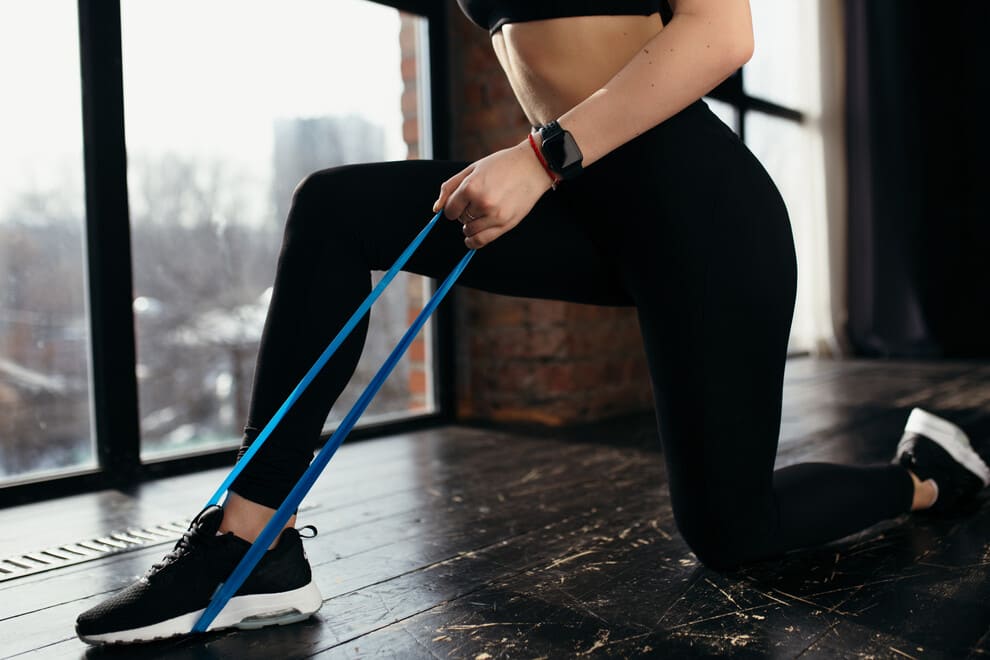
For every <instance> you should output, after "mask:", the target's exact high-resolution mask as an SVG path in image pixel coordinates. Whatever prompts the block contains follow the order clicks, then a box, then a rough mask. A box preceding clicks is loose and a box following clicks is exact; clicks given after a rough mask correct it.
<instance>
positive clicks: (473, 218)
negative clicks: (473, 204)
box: [464, 209, 478, 221]
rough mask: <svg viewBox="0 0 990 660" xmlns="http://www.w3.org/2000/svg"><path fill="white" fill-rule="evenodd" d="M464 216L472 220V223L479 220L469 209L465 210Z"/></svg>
mask: <svg viewBox="0 0 990 660" xmlns="http://www.w3.org/2000/svg"><path fill="white" fill-rule="evenodd" d="M464 215H466V216H467V217H468V220H471V221H474V220H477V219H478V218H477V217H476V216H473V215H471V212H470V211H468V210H467V209H464Z"/></svg>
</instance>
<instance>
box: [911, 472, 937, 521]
mask: <svg viewBox="0 0 990 660" xmlns="http://www.w3.org/2000/svg"><path fill="white" fill-rule="evenodd" d="M908 474H910V475H911V481H913V482H914V499H913V501H912V502H911V510H912V511H919V510H922V509H928V508H930V507H931V506H932V505H933V504H935V500H936V499H937V498H938V486H937V485H936V484H935V482H934V481H932V480H931V479H925V480H924V481H922V480H921V479H919V478H918V476H917V475H916V474H915V473H914V472H912V471H911V470H908Z"/></svg>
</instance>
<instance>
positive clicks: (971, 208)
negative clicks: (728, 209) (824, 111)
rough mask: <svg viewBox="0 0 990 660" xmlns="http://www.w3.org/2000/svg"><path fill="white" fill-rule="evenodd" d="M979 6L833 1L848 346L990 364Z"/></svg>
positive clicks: (982, 13) (983, 9)
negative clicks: (840, 35)
mask: <svg viewBox="0 0 990 660" xmlns="http://www.w3.org/2000/svg"><path fill="white" fill-rule="evenodd" d="M988 25H990V2H983V1H981V0H955V1H952V0H949V1H945V2H938V3H921V2H906V1H905V0H846V48H847V58H846V67H847V71H846V85H847V90H846V91H847V96H846V113H847V114H846V120H847V121H846V126H847V156H848V173H849V246H848V247H849V279H848V281H849V328H848V331H849V337H850V341H851V343H852V345H853V347H854V349H855V350H856V352H857V353H858V354H860V355H871V356H888V357H983V358H986V357H990V206H988V197H990V195H988V192H987V191H990V177H988V174H990V167H988V166H987V159H988V158H990V150H988V144H990V142H988V139H987V132H988V130H990V121H988V118H990V112H988V110H990V107H988V106H987V105H986V103H987V102H986V101H983V99H986V98H987V94H986V92H987V91H990V85H988V81H990V71H988V70H987V65H988V63H990V58H988V50H990V49H988V44H990V37H988V36H987V34H986V30H987V26H988Z"/></svg>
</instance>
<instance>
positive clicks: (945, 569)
mask: <svg viewBox="0 0 990 660" xmlns="http://www.w3.org/2000/svg"><path fill="white" fill-rule="evenodd" d="M786 379H787V380H786V385H785V401H784V410H783V419H782V429H781V443H780V450H779V453H778V459H777V465H778V467H781V466H784V465H789V464H792V463H795V462H801V461H807V460H816V461H820V460H826V461H835V462H840V463H860V462H871V461H884V462H885V461H887V460H889V459H890V456H891V454H892V452H893V450H894V447H895V445H896V443H897V440H898V437H899V435H900V430H901V428H902V427H903V424H904V421H905V419H906V417H907V414H908V413H909V412H910V409H911V407H913V406H915V405H921V406H924V407H926V408H928V409H930V410H932V411H934V412H937V413H941V414H944V415H945V416H947V417H950V418H951V419H953V420H954V421H957V422H959V423H961V424H963V425H965V427H966V428H967V430H969V431H970V432H971V435H972V438H973V440H974V443H975V445H976V447H977V449H978V450H979V451H981V453H983V454H984V455H985V456H986V455H990V364H988V363H985V362H982V363H978V362H888V361H868V360H856V361H844V362H834V361H827V362H826V361H816V360H813V359H807V358H799V359H793V360H791V361H790V362H789V363H788V369H787V375H786ZM654 421H655V420H654V419H653V416H652V413H649V414H644V415H641V416H634V417H631V418H627V419H625V420H621V421H613V422H607V423H603V424H597V425H589V426H586V427H582V428H580V429H568V430H560V429H558V430H534V429H529V430H520V429H506V428H500V429H493V428H482V427H469V426H449V427H444V428H439V429H431V430H426V431H419V432H416V433H410V434H408V435H402V436H393V437H389V438H383V439H379V440H373V441H366V442H361V443H354V444H352V445H345V447H344V448H342V449H341V451H340V453H339V455H338V457H337V458H335V459H334V461H333V463H331V465H330V467H329V469H328V471H327V473H326V474H325V475H324V476H323V477H322V478H321V480H320V482H318V483H317V485H316V487H315V488H314V490H313V491H312V492H311V493H310V495H309V497H308V498H307V500H306V503H307V504H312V505H313V508H311V509H309V510H307V511H305V513H304V514H301V515H300V518H299V521H298V524H299V525H300V526H301V525H304V524H310V523H311V524H314V525H316V526H317V528H318V529H319V535H318V536H317V537H316V538H314V539H310V540H307V541H306V548H307V553H308V554H309V557H310V560H311V563H312V564H313V567H314V572H315V575H316V579H317V581H318V584H319V587H320V590H321V592H322V593H323V596H324V599H325V601H324V605H323V608H322V609H321V610H320V612H319V613H318V614H317V615H316V616H314V617H312V618H311V619H310V620H308V621H305V622H302V623H299V624H295V625H291V626H287V627H284V628H275V629H264V630H259V631H250V632H237V633H214V634H211V635H206V636H200V637H197V638H194V639H186V640H178V641H173V642H162V643H158V644H151V645H144V646H139V647H130V648H126V649H124V650H104V649H94V648H89V647H87V646H86V645H84V644H82V643H81V642H79V641H78V640H76V638H75V636H74V634H73V630H72V624H73V621H74V619H75V616H76V615H77V614H78V613H79V612H80V611H82V610H84V609H86V608H88V607H90V606H91V605H92V604H94V603H96V602H99V601H100V600H102V599H103V598H105V597H106V595H107V594H109V593H112V592H113V591H115V590H116V589H119V588H121V587H123V586H125V585H126V584H128V583H129V582H130V581H131V580H132V579H133V578H134V577H135V576H136V575H138V574H140V573H141V572H143V571H144V569H145V568H146V567H147V566H148V565H149V564H150V563H151V562H152V561H154V560H155V559H157V558H158V557H159V556H160V555H162V554H163V553H164V552H165V551H166V550H167V547H166V546H157V547H149V548H143V549H140V550H136V551H133V552H129V553H125V554H122V555H117V556H115V557H108V558H105V559H101V560H97V561H93V562H88V563H85V564H80V565H77V566H73V567H66V568H64V569H59V570H56V571H50V572H47V573H39V574H36V575H32V576H26V577H24V578H19V579H16V580H12V581H9V582H5V583H0V657H24V658H28V657H30V658H78V657H86V658H103V657H115V658H248V659H249V658H272V657H278V658H305V657H319V658H371V657H383V658H469V659H472V660H493V659H495V658H596V657H602V658H626V657H650V656H656V657H674V658H681V657H705V656H730V657H741V658H746V657H760V658H765V657H775V658H776V657H779V658H797V657H801V658H826V657H828V658H830V657H850V658H966V657H971V658H983V657H987V656H988V655H990V606H988V605H987V603H988V601H990V503H988V500H990V495H988V494H987V493H984V494H983V496H981V498H980V500H979V501H978V502H977V503H976V505H975V506H974V507H973V510H972V511H969V512H967V513H965V514H963V515H958V516H956V517H954V518H949V519H936V518H932V517H926V516H907V515H905V516H902V517H901V518H898V519H895V520H890V521H886V522H884V523H881V524H880V525H877V526H875V527H873V528H871V529H869V530H865V531H863V532H860V533H858V534H855V535H853V536H850V537H847V538H845V539H840V540H838V541H835V542H833V543H830V544H828V545H825V546H821V547H819V548H815V549H812V550H807V551H801V552H796V553H791V554H789V555H788V556H786V557H785V558H784V559H782V560H779V561H774V562H764V563H760V564H754V565H751V566H747V567H746V568H745V569H743V570H740V571H736V572H728V573H719V572H716V571H712V570H709V569H707V568H705V567H703V566H701V565H700V564H699V563H698V561H697V559H696V558H695V557H694V555H693V554H692V553H691V551H690V550H689V549H688V548H687V546H686V545H685V543H684V541H683V539H682V538H681V537H680V535H679V534H678V532H677V528H676V525H675V524H674V520H673V514H672V512H671V508H670V501H669V498H668V494H667V488H666V474H665V470H664V466H663V461H662V454H661V452H660V448H659V440H658V439H657V437H656V431H655V427H654ZM225 473H226V471H225V470H221V471H216V470H214V471H209V472H204V473H200V474H196V475H189V476H183V477H175V478H172V479H165V480H162V481H159V482H155V483H151V484H146V485H144V486H142V487H141V488H140V489H139V490H138V492H137V493H136V494H134V495H125V494H121V493H116V492H112V491H106V492H103V493H94V494H91V495H83V496H76V497H74V498H67V499H66V500H64V501H63V500H59V501H52V502H44V503H39V504H37V505H29V506H23V507H15V508H13V509H9V510H4V511H0V521H2V526H3V528H4V529H7V530H9V529H12V528H13V527H14V526H16V527H17V529H19V530H23V533H22V534H6V533H5V534H3V535H2V538H0V548H3V550H4V551H5V552H6V553H7V554H10V553H12V552H16V551H29V550H32V549H34V548H33V547H19V546H18V544H19V543H20V544H23V543H27V542H29V540H30V538H31V534H30V529H31V527H32V526H37V527H38V528H39V529H44V532H43V534H40V535H39V536H41V537H42V538H43V539H44V541H45V543H46V544H48V543H57V542H68V541H72V540H75V539H76V537H77V536H79V535H99V534H102V533H106V532H107V531H110V530H114V529H120V528H121V527H126V526H128V525H130V524H131V522H132V521H134V520H138V521H140V522H142V523H151V522H155V521H160V520H163V519H174V518H181V517H183V516H185V517H189V516H191V515H193V514H195V512H196V511H197V510H198V508H199V506H200V505H201V502H202V501H204V500H205V499H206V498H207V497H208V496H209V494H210V493H211V492H212V488H213V487H214V486H215V484H216V483H218V482H219V481H220V480H221V478H222V477H223V476H224V474H225ZM60 520H61V521H64V522H60ZM60 535H61V536H60ZM22 539H28V540H27V541H25V540H22Z"/></svg>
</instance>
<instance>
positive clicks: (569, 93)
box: [460, 0, 672, 126]
mask: <svg viewBox="0 0 990 660" xmlns="http://www.w3.org/2000/svg"><path fill="white" fill-rule="evenodd" d="M604 2H605V3H608V2H609V0H604ZM573 3H574V0H568V2H567V3H566V4H563V5H562V4H560V3H559V2H557V4H554V2H552V1H551V0H543V2H542V4H541V3H536V4H530V3H525V4H520V3H518V2H514V0H461V2H460V4H461V7H462V9H464V11H465V13H466V14H467V15H468V16H469V17H470V18H471V19H472V20H474V21H475V22H477V23H479V24H481V25H484V24H485V23H488V24H489V25H488V26H487V27H489V28H490V31H493V34H492V46H493V48H494V50H495V55H496V57H497V58H498V61H499V63H500V64H501V66H502V69H503V70H504V71H505V74H506V76H507V78H508V80H509V84H510V86H511V87H512V90H513V92H514V93H515V96H516V99H517V100H518V101H519V104H520V106H521V107H522V109H523V112H524V113H525V114H526V117H527V118H528V119H529V121H530V122H531V123H532V124H533V125H534V126H535V125H539V124H545V123H547V122H548V121H550V120H552V119H556V118H558V117H559V116H560V115H562V114H563V113H564V112H566V111H567V110H569V109H570V108H572V107H573V106H575V105H577V104H578V103H580V102H581V101H583V100H584V99H585V98H587V97H588V96H589V95H591V94H592V93H593V92H595V91H596V90H597V89H599V88H600V87H602V86H603V85H604V84H605V83H606V82H608V80H609V79H610V78H612V76H614V75H615V74H616V73H618V71H619V70H620V69H622V67H623V66H624V65H625V64H626V63H627V62H628V61H629V59H630V58H632V57H633V55H634V54H635V53H636V51H637V50H638V49H639V48H640V47H642V46H643V45H644V44H645V43H646V42H648V41H649V40H650V39H651V38H652V37H653V36H654V35H656V34H657V33H658V32H659V31H660V30H662V29H663V20H662V19H661V17H660V10H659V7H661V6H663V7H664V9H663V11H664V13H665V15H668V16H669V11H670V9H669V6H668V5H667V4H666V3H662V2H657V1H656V0H645V1H638V0H618V2H611V3H610V4H601V5H598V4H596V3H595V2H592V1H591V0H585V1H584V2H579V3H577V4H573ZM671 4H672V3H671ZM602 8H604V9H602ZM592 11H605V12H608V11H612V12H614V13H618V14H622V13H623V12H629V15H591V16H581V15H577V16H564V17H560V18H542V17H545V16H554V15H557V16H559V15H561V14H581V13H590V12H592ZM633 12H639V13H638V14H635V13H633ZM650 12H653V13H650ZM644 14H646V15H644ZM510 17H511V18H510ZM534 19H535V20H534ZM506 20H508V21H509V22H505V23H504V24H501V23H502V21H506Z"/></svg>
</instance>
